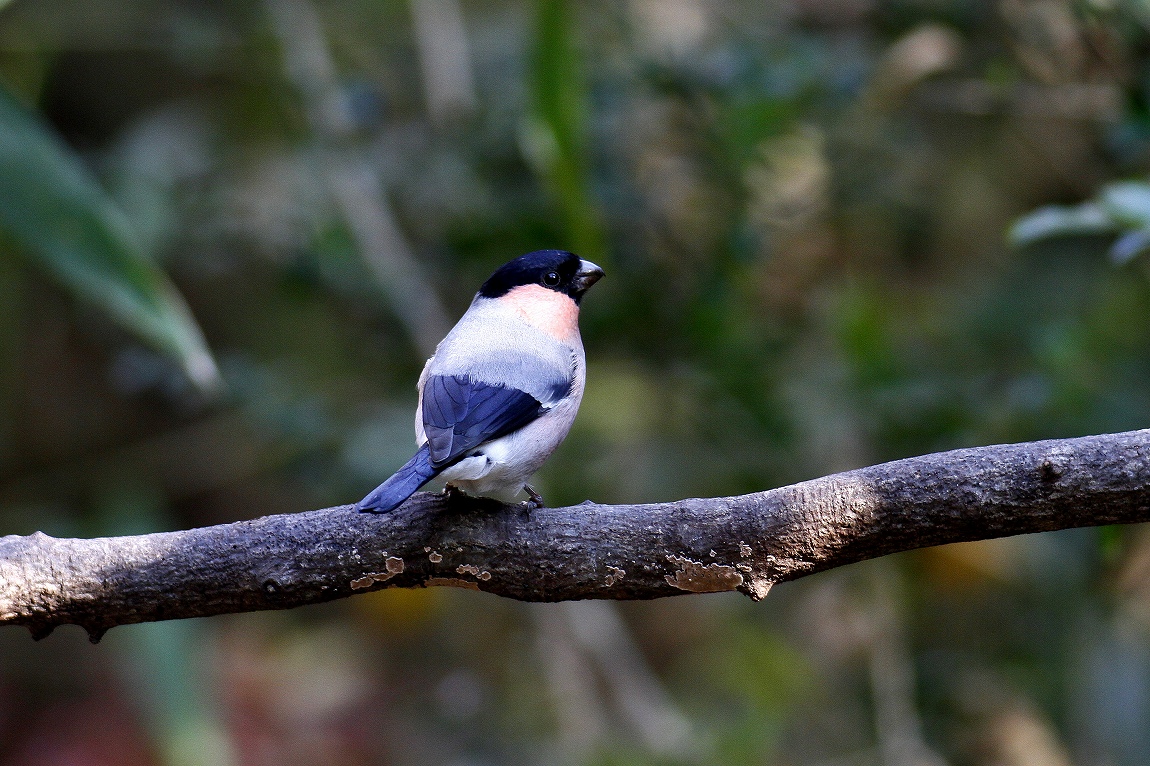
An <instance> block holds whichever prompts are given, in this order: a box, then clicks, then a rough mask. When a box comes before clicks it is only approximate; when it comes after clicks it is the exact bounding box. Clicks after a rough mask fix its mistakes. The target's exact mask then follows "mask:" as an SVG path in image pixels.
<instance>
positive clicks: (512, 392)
mask: <svg viewBox="0 0 1150 766" xmlns="http://www.w3.org/2000/svg"><path fill="white" fill-rule="evenodd" d="M543 409H544V408H543V405H542V404H541V403H540V402H539V400H538V399H536V398H535V397H534V396H532V395H531V394H529V393H526V392H525V391H520V390H518V389H515V388H507V387H506V386H495V385H491V384H488V383H483V382H480V381H477V380H470V379H469V378H467V377H466V376H461V375H432V376H430V377H429V378H428V379H427V382H426V383H425V384H424V387H423V430H424V431H425V432H426V434H427V444H428V447H429V448H430V450H431V464H432V465H433V466H435V467H438V468H442V467H443V466H445V465H448V464H450V463H452V462H453V461H455V460H456V459H458V458H459V457H461V456H463V455H464V454H466V453H467V452H468V451H469V450H472V449H475V448H476V447H478V446H479V445H480V444H482V443H483V442H485V441H490V440H491V439H498V438H499V437H500V436H505V435H506V434H509V433H511V432H512V431H516V430H518V429H520V428H522V427H523V426H525V425H527V424H528V423H530V422H531V421H532V420H535V418H537V417H539V416H540V415H541V414H542V413H543Z"/></svg>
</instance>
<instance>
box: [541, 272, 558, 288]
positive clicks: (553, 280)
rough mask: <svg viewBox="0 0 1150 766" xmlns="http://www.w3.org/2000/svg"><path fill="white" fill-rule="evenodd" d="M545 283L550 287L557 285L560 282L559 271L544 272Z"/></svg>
mask: <svg viewBox="0 0 1150 766" xmlns="http://www.w3.org/2000/svg"><path fill="white" fill-rule="evenodd" d="M543 284H545V285H547V286H548V287H555V286H556V285H557V284H559V272H557V271H549V272H547V273H546V274H544V275H543Z"/></svg>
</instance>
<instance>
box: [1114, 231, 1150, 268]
mask: <svg viewBox="0 0 1150 766" xmlns="http://www.w3.org/2000/svg"><path fill="white" fill-rule="evenodd" d="M1147 249H1150V230H1147V229H1135V230H1134V231H1131V232H1127V233H1126V234H1123V235H1122V236H1121V237H1119V238H1118V239H1117V241H1115V243H1114V244H1113V245H1111V246H1110V259H1111V260H1112V261H1114V262H1115V263H1126V262H1127V261H1130V260H1132V259H1133V258H1134V257H1135V256H1136V255H1139V254H1141V253H1144V252H1146V250H1147Z"/></svg>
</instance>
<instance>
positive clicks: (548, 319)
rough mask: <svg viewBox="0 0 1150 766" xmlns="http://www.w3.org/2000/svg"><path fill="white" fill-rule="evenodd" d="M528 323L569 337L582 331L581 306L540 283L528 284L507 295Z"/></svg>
mask: <svg viewBox="0 0 1150 766" xmlns="http://www.w3.org/2000/svg"><path fill="white" fill-rule="evenodd" d="M504 300H506V301H507V302H508V303H510V304H511V305H512V306H514V307H515V310H516V311H518V312H519V314H520V316H522V317H523V318H524V319H526V320H527V322H528V324H531V325H532V326H534V327H537V328H539V329H540V330H542V331H543V332H545V333H547V334H548V335H550V336H552V337H553V338H555V339H556V340H560V341H569V340H571V339H572V338H573V337H574V336H575V335H577V334H578V332H579V307H578V306H576V305H575V301H573V300H571V299H570V298H569V297H567V296H566V295H562V294H560V293H557V292H555V291H554V290H548V289H546V288H544V287H539V286H538V285H524V286H523V287H516V288H515V289H514V290H511V291H510V292H509V293H507V295H506V296H505V297H504Z"/></svg>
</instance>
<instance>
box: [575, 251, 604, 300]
mask: <svg viewBox="0 0 1150 766" xmlns="http://www.w3.org/2000/svg"><path fill="white" fill-rule="evenodd" d="M603 275H604V271H603V269H601V268H599V267H598V266H596V265H595V264H593V263H591V261H587V260H584V259H582V258H580V259H579V271H577V272H575V289H576V290H577V291H578V292H579V293H583V292H586V291H587V288H589V287H590V286H591V285H593V284H595V283H596V282H598V281H599V280H600V279H602V278H603Z"/></svg>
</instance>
